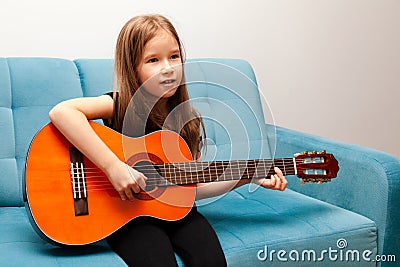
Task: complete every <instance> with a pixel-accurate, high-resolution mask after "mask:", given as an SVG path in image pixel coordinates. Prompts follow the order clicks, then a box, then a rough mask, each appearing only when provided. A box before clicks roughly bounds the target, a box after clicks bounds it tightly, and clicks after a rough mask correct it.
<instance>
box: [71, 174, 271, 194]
mask: <svg viewBox="0 0 400 267" xmlns="http://www.w3.org/2000/svg"><path fill="white" fill-rule="evenodd" d="M238 175H239V174H238ZM86 178H87V187H88V191H93V190H105V189H114V187H113V186H112V184H111V183H110V182H109V181H108V179H107V177H105V176H102V177H100V178H103V180H102V181H100V183H99V181H95V182H94V183H93V178H95V177H93V176H87V177H86ZM156 178H158V177H156ZM210 178H211V177H210ZM253 178H254V179H263V178H267V179H268V178H269V177H266V176H265V175H261V176H255V175H253V176H251V177H248V178H246V179H253ZM81 180H82V178H81ZM216 180H218V179H216ZM216 180H215V179H209V181H210V182H211V181H216ZM223 180H225V181H228V180H238V181H239V180H240V179H239V178H238V177H237V176H236V177H231V178H229V179H227V178H224V179H223ZM159 181H160V180H156V181H154V180H150V181H148V182H146V185H147V186H151V187H153V186H170V185H176V184H179V181H175V182H177V183H174V179H170V180H165V181H164V183H160V182H159ZM205 181H208V179H205ZM79 182H81V181H78V183H79ZM196 182H198V181H197V180H190V182H188V183H187V184H195V183H196ZM181 184H182V185H184V184H185V183H181ZM104 186H105V187H104Z"/></svg>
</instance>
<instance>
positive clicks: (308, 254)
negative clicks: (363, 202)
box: [257, 238, 396, 262]
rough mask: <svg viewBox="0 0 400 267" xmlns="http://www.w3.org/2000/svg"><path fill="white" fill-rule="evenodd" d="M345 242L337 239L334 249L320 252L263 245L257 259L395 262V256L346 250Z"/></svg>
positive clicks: (367, 251) (342, 239) (330, 248)
mask: <svg viewBox="0 0 400 267" xmlns="http://www.w3.org/2000/svg"><path fill="white" fill-rule="evenodd" d="M347 246H348V244H347V240H346V239H344V238H339V239H338V240H337V241H336V247H329V248H328V249H323V250H321V251H315V250H313V249H306V250H302V251H298V250H295V249H293V250H290V251H286V250H283V249H281V250H274V249H272V250H270V251H268V246H267V245H265V246H264V249H261V250H259V251H258V252H257V258H258V260H260V261H275V260H276V261H281V262H290V261H292V262H299V261H309V262H317V261H324V260H328V261H343V262H360V261H366V262H371V261H373V262H395V261H396V256H395V255H373V253H372V251H371V250H364V251H359V250H357V249H348V248H347Z"/></svg>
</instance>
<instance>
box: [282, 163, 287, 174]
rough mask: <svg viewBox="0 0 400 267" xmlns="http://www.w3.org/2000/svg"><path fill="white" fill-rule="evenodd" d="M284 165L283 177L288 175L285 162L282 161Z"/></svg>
mask: <svg viewBox="0 0 400 267" xmlns="http://www.w3.org/2000/svg"><path fill="white" fill-rule="evenodd" d="M282 163H283V175H286V166H285V160H282Z"/></svg>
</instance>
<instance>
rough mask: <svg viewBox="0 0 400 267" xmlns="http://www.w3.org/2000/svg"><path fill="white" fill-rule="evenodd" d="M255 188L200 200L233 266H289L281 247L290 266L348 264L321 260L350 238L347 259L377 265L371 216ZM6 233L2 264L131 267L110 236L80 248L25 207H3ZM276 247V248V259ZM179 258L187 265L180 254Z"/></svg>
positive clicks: (0, 242)
mask: <svg viewBox="0 0 400 267" xmlns="http://www.w3.org/2000/svg"><path fill="white" fill-rule="evenodd" d="M249 189H251V188H250V187H247V186H243V187H241V188H239V189H237V190H235V191H232V192H231V193H229V194H227V195H225V196H223V197H222V198H220V199H206V200H203V201H198V202H197V205H198V208H199V210H200V211H201V212H202V213H203V214H204V215H205V216H206V217H207V218H208V220H209V221H210V222H211V223H212V225H213V227H214V228H215V230H216V232H217V235H218V236H219V238H220V240H221V244H222V247H223V249H224V252H225V255H226V257H227V261H228V265H229V266H267V265H268V266H283V265H284V264H287V263H288V262H283V261H280V260H279V259H278V255H277V252H278V251H279V250H284V251H286V255H281V258H282V257H283V258H287V260H288V261H289V262H290V263H291V265H290V266H292V265H294V264H295V263H297V264H299V265H301V266H304V265H309V266H314V265H315V264H317V265H319V264H321V266H322V264H323V265H324V267H326V266H331V265H332V266H342V265H343V262H341V261H340V258H338V259H337V260H336V261H332V260H330V259H329V255H328V254H324V255H323V256H324V257H323V259H324V260H323V261H318V258H320V257H321V252H322V251H323V250H329V248H331V249H332V250H337V251H338V252H337V253H336V255H337V256H340V254H339V252H340V249H339V248H338V244H337V242H338V240H340V239H343V240H342V241H343V242H346V243H347V246H346V247H344V248H343V249H342V251H343V255H344V256H343V260H344V259H345V258H344V257H345V255H346V254H345V253H346V251H348V250H358V251H360V261H354V262H352V265H351V266H375V265H374V262H372V261H371V262H365V261H363V260H362V258H361V257H362V255H361V253H362V252H363V251H365V250H369V251H371V252H372V254H371V255H370V258H371V259H372V258H373V257H374V255H375V254H376V227H375V224H374V222H372V221H371V220H369V219H367V218H365V217H363V216H360V215H357V214H355V213H352V212H349V211H347V210H344V209H341V208H338V207H336V206H333V205H330V204H327V203H325V202H322V201H319V200H316V199H313V198H310V197H307V196H304V195H302V194H300V193H297V192H294V191H291V190H286V191H284V192H278V191H272V190H266V189H263V188H258V189H257V190H255V191H254V192H249ZM0 233H2V234H1V235H0V251H1V252H0V266H27V265H29V266H125V264H124V263H123V261H122V260H121V259H120V258H119V257H118V256H117V255H116V254H114V253H113V252H112V251H111V250H110V249H109V247H108V246H107V244H106V243H105V242H104V241H102V242H99V243H97V244H94V245H90V246H86V247H75V248H74V247H64V248H60V247H56V246H53V245H51V244H48V243H46V242H44V241H42V239H41V238H40V237H39V236H38V235H37V234H36V233H35V231H34V230H33V228H32V227H31V225H30V223H29V221H28V217H27V215H26V211H25V209H24V208H17V207H2V208H0ZM344 240H345V241H344ZM260 250H262V252H260ZM272 250H275V251H276V252H275V253H274V254H273V255H272V258H270V257H269V256H270V253H271V251H272ZM292 250H296V251H298V252H299V261H297V262H294V261H292V260H291V259H290V258H289V253H290V252H291V251H292ZM308 250H314V251H315V252H316V256H315V258H316V262H313V258H312V257H313V255H311V256H308V254H305V257H306V258H305V261H302V260H301V259H302V258H301V257H302V252H303V251H308ZM264 251H266V252H267V253H268V257H267V258H265V253H264ZM292 253H293V252H292ZM307 253H308V252H307ZM291 256H292V258H293V257H296V254H292V255H291ZM350 256H351V255H350ZM308 257H311V258H310V260H308ZM259 258H260V259H261V260H260V259H259ZM264 258H265V259H264ZM263 259H264V260H263ZM178 261H179V264H180V265H182V262H181V261H180V259H179V258H178ZM285 266H288V265H285Z"/></svg>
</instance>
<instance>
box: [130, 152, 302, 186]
mask: <svg viewBox="0 0 400 267" xmlns="http://www.w3.org/2000/svg"><path fill="white" fill-rule="evenodd" d="M275 166H276V167H279V168H280V169H281V170H282V172H283V174H284V175H293V174H297V170H296V162H295V160H294V159H293V158H283V159H275V160H263V159H257V160H232V161H214V162H185V163H168V164H154V165H145V166H138V167H135V168H136V169H137V170H138V171H141V172H143V173H144V174H145V175H146V176H147V177H148V178H149V179H150V180H154V179H156V180H157V181H156V184H157V186H170V185H186V184H195V183H207V182H217V181H232V180H241V179H257V178H264V177H267V178H268V177H270V175H272V174H275V171H274V167H275Z"/></svg>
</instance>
